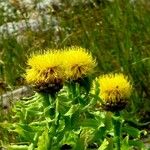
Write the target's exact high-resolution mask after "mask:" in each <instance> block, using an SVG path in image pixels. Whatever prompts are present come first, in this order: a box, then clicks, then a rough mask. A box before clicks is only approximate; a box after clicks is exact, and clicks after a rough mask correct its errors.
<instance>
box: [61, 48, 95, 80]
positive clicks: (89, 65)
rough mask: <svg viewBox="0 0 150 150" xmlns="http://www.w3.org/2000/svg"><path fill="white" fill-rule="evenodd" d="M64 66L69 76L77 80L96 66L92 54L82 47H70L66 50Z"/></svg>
mask: <svg viewBox="0 0 150 150" xmlns="http://www.w3.org/2000/svg"><path fill="white" fill-rule="evenodd" d="M64 58H65V59H64V66H65V68H66V75H67V78H70V79H74V80H77V79H78V78H81V77H83V76H87V75H88V74H90V73H91V72H93V69H94V68H95V66H96V62H95V60H94V59H93V58H92V55H91V54H90V53H88V52H87V51H86V50H85V49H84V48H81V47H70V48H68V49H66V50H65V51H64Z"/></svg>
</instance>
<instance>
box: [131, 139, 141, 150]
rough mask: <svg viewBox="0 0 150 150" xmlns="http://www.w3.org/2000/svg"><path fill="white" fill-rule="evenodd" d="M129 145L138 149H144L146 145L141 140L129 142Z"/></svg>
mask: <svg viewBox="0 0 150 150" xmlns="http://www.w3.org/2000/svg"><path fill="white" fill-rule="evenodd" d="M129 145H130V146H134V147H136V148H138V149H142V148H144V143H143V142H142V141H140V140H129Z"/></svg>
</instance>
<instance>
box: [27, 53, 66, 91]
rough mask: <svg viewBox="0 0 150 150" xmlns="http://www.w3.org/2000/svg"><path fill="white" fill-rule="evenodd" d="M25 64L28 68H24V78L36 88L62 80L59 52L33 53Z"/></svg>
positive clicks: (49, 85)
mask: <svg viewBox="0 0 150 150" xmlns="http://www.w3.org/2000/svg"><path fill="white" fill-rule="evenodd" d="M27 64H28V66H29V69H27V70H26V74H25V79H26V81H27V83H29V84H33V85H35V87H37V88H44V89H45V88H46V87H47V86H48V87H52V86H55V85H56V84H60V83H62V82H63V80H64V68H63V67H62V54H61V52H58V51H50V52H47V53H45V54H37V55H33V56H32V57H31V58H29V60H28V62H27Z"/></svg>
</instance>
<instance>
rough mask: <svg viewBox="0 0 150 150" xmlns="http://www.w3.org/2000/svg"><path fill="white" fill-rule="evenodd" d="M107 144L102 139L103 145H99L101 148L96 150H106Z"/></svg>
mask: <svg viewBox="0 0 150 150" xmlns="http://www.w3.org/2000/svg"><path fill="white" fill-rule="evenodd" d="M108 144H109V142H108V141H107V140H106V139H104V141H103V143H102V144H101V146H100V147H99V148H98V150H106V148H107V146H108Z"/></svg>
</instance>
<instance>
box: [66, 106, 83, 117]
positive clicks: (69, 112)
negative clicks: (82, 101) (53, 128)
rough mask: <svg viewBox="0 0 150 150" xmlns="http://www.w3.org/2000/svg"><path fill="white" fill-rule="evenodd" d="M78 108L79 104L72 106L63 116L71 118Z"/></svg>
mask: <svg viewBox="0 0 150 150" xmlns="http://www.w3.org/2000/svg"><path fill="white" fill-rule="evenodd" d="M79 107H80V106H79V104H76V105H72V106H71V108H70V109H69V111H68V112H67V113H66V114H65V116H72V115H73V114H74V113H75V112H76V111H77V110H78V109H79Z"/></svg>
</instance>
